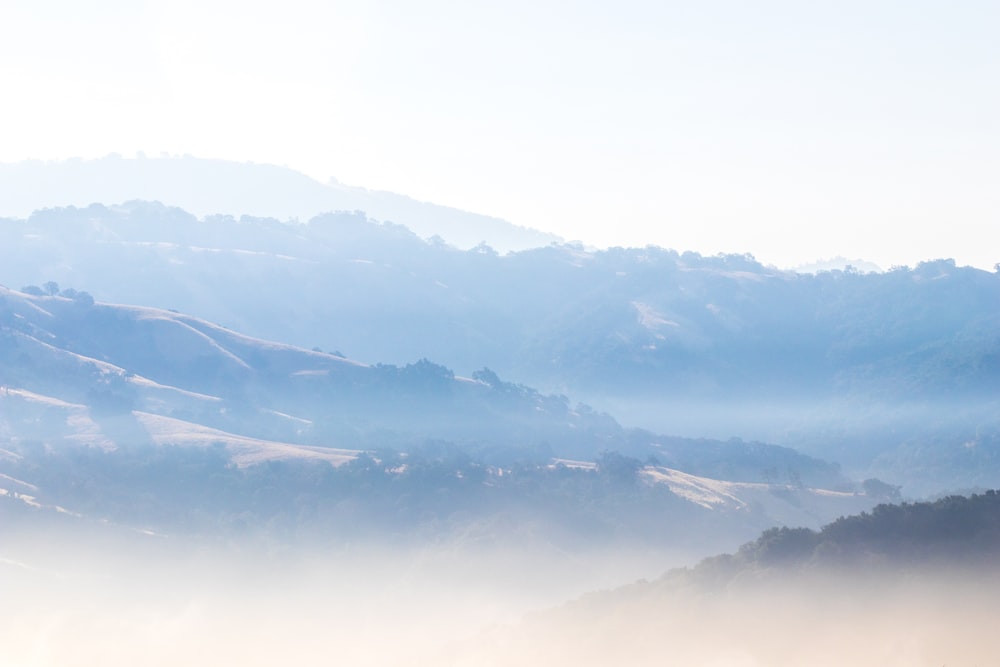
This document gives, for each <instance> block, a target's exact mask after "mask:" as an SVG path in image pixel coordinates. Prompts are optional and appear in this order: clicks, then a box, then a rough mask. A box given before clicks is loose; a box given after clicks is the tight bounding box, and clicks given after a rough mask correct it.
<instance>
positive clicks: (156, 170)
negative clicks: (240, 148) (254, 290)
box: [0, 155, 560, 252]
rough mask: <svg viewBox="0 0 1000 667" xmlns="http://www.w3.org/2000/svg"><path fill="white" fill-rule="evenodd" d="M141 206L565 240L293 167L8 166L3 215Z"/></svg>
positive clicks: (166, 161)
mask: <svg viewBox="0 0 1000 667" xmlns="http://www.w3.org/2000/svg"><path fill="white" fill-rule="evenodd" d="M135 199H145V200H149V201H160V202H163V203H164V204H167V205H170V206H179V207H181V208H184V209H186V210H188V211H191V212H192V213H194V214H196V215H199V216H206V215H215V214H228V215H234V216H237V217H239V216H242V215H249V216H256V217H272V218H277V219H280V220H288V219H299V220H303V221H305V220H309V219H310V218H312V217H314V216H316V215H319V214H321V213H329V212H334V211H364V212H365V213H367V214H368V215H369V216H371V217H373V218H376V219H378V220H382V221H392V222H396V223H399V224H403V225H406V226H407V227H408V228H409V229H411V230H413V231H414V232H415V233H416V234H418V235H420V236H421V237H424V238H430V237H432V236H438V237H440V238H442V239H444V241H445V242H447V243H450V244H452V245H454V246H456V247H459V248H472V247H474V246H476V245H478V244H480V243H487V244H489V245H490V246H492V247H494V248H497V249H498V250H500V251H502V252H506V251H508V250H521V249H524V248H531V247H535V246H542V245H548V244H549V243H552V242H554V241H559V240H560V239H559V238H558V237H556V236H553V235H551V234H546V233H543V232H539V231H536V230H533V229H528V228H526V227H519V226H517V225H514V224H512V223H510V222H507V221H506V220H501V219H499V218H493V217H489V216H486V215H479V214H476V213H469V212H466V211H460V210H458V209H454V208H449V207H447V206H438V205H436V204H431V203H428V202H422V201H417V200H415V199H411V198H409V197H406V196H403V195H398V194H395V193H392V192H382V191H377V190H367V189H365V188H358V187H350V186H346V185H343V184H341V183H338V182H336V181H331V182H330V183H327V184H323V183H320V182H319V181H316V180H313V179H312V178H309V177H308V176H306V175H304V174H302V173H299V172H297V171H294V170H292V169H289V168H287V167H277V166H274V165H267V164H254V163H249V162H248V163H239V162H230V161H226V160H207V159H199V158H195V157H191V156H184V157H160V158H146V157H139V158H135V159H130V158H122V157H120V156H117V155H111V156H108V157H105V158H101V159H97V160H81V159H75V160H66V161H61V162H39V161H34V162H20V163H7V164H0V215H7V216H27V215H29V214H30V213H31V212H32V211H35V210H39V209H43V208H53V207H60V206H71V205H72V206H83V207H85V206H88V205H89V204H92V203H94V202H98V203H102V204H107V205H112V204H119V203H121V202H125V201H130V200H135Z"/></svg>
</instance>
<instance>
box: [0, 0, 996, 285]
mask: <svg viewBox="0 0 1000 667" xmlns="http://www.w3.org/2000/svg"><path fill="white" fill-rule="evenodd" d="M998 34H1000V3H995V2H991V1H984V2H974V1H963V0H957V1H955V2H949V3H944V2H922V1H920V0H908V1H905V2H904V1H902V0H886V1H879V0H867V1H863V2H855V1H854V0H838V1H836V2H826V1H824V0H816V1H809V2H801V1H789V2H775V1H769V0H762V1H759V2H752V3H751V2H746V1H739V0H706V1H705V2H690V1H685V2H678V1H673V0H659V1H649V2H647V1H643V0H618V1H617V2H614V3H611V2H607V1H604V2H593V1H591V0H577V1H575V2H561V1H558V0H532V1H530V2H528V1H526V0H506V1H505V2H502V3H501V2H488V3H487V2H479V1H477V0H464V1H462V2H458V1H449V0H422V1H421V2H419V3H417V2H406V1H404V0H370V1H368V2H364V1H361V0H326V1H311V0H282V1H281V2H265V1H261V0H239V1H236V0H170V1H169V2H165V1H159V0H148V1H145V2H144V1H142V0H131V1H126V0H107V1H91V2H79V0H31V1H30V2H28V1H26V0H5V2H4V3H3V6H2V8H0V90H2V91H3V103H2V104H0V127H2V128H3V130H2V134H0V162H15V161H20V160H24V159H42V160H59V159H67V158H71V157H85V158H95V157H101V156H104V155H107V154H109V153H119V154H122V155H125V156H129V155H134V154H136V153H137V152H139V151H142V152H144V153H145V154H146V155H149V156H157V155H160V154H167V155H184V154H190V155H195V156H198V157H206V158H221V159H231V160H238V161H252V162H262V163H273V164H279V165H286V166H289V167H292V168H294V169H297V170H299V171H302V172H304V173H306V174H309V175H310V176H313V177H315V178H317V179H318V180H321V181H324V182H327V181H329V180H330V178H336V179H338V180H339V181H341V182H343V183H346V184H349V185H356V186H364V187H367V188H370V189H381V190H389V191H393V192H398V193H402V194H406V195H409V196H411V197H414V198H416V199H420V200H425V201H432V202H435V203H439V204H445V205H449V206H454V207H457V208H462V209H465V210H469V211H474V212H477V213H484V214H489V215H494V216H497V217H502V218H505V219H507V220H510V221H511V222H514V223H517V224H520V225H525V226H529V227H535V228H537V229H541V230H545V231H550V232H554V233H556V234H559V235H560V236H563V237H564V238H566V239H568V240H580V241H583V242H585V243H587V244H591V245H595V246H607V245H632V246H644V245H647V244H657V245H661V246H664V247H670V248H675V249H677V250H682V251H683V250H695V251H698V252H702V253H704V254H715V253H718V252H738V253H744V252H748V253H751V254H753V255H754V256H755V257H757V258H758V259H759V260H761V261H764V262H766V263H772V264H775V265H778V266H795V265H798V264H801V263H806V262H811V261H814V260H818V259H822V258H830V257H834V256H838V255H839V256H843V257H847V258H850V259H865V260H869V261H873V262H876V263H878V264H879V265H881V266H882V267H883V268H889V267H891V266H893V265H904V264H908V265H913V264H915V263H916V262H918V261H921V260H925V259H933V258H939V257H951V258H954V259H955V260H956V261H957V262H958V263H959V264H970V265H974V266H979V267H981V268H986V269H989V270H993V267H994V265H995V264H996V263H998V262H1000V243H998V241H1000V187H998V185H1000V85H998V82H1000V39H997V37H996V36H997V35H998Z"/></svg>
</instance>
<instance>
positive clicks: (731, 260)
mask: <svg viewBox="0 0 1000 667" xmlns="http://www.w3.org/2000/svg"><path fill="white" fill-rule="evenodd" d="M0 261H2V263H3V266H4V269H5V271H4V281H5V282H6V283H7V284H8V285H9V286H11V287H14V288H18V287H29V286H31V287H33V288H34V291H35V293H44V290H42V289H41V286H42V285H44V284H45V283H48V282H53V283H58V284H59V285H62V286H64V287H66V286H73V287H76V288H77V289H81V290H86V291H87V292H88V293H89V294H91V295H93V297H94V298H95V299H97V300H99V301H105V302H116V303H137V304H143V305H149V306H154V307H157V308H164V309H175V310H179V311H181V312H186V313H191V314H192V315H194V316H196V317H198V318H202V319H204V320H207V321H209V322H216V323H218V324H220V325H223V326H225V327H228V328H230V329H232V330H235V331H240V332H242V333H245V334H247V335H251V336H254V337H259V338H264V339H269V340H280V341H283V342H286V343H290V344H293V345H297V346H300V347H303V348H307V349H325V350H331V351H333V352H335V353H336V354H338V355H347V356H349V357H351V358H352V359H358V360H362V361H364V362H366V363H368V364H376V363H383V364H393V365H396V366H397V367H402V368H405V367H406V366H408V365H410V364H414V363H415V362H417V361H418V360H420V359H430V360H432V361H433V363H434V364H440V365H442V366H444V367H447V368H448V369H453V370H454V372H455V373H457V374H459V375H465V376H471V375H472V373H474V372H477V371H482V370H484V369H485V370H489V371H490V372H492V373H495V374H496V375H499V376H500V377H503V378H507V379H509V380H512V381H514V382H515V383H518V384H523V385H527V386H533V387H537V388H539V390H541V391H542V392H551V393H554V394H558V395H566V396H570V397H573V399H574V400H583V401H586V402H587V403H590V404H592V405H595V406H597V408H598V409H599V410H603V411H610V412H612V413H613V414H615V415H617V416H619V417H620V419H622V420H623V421H625V422H627V423H631V424H634V425H640V426H645V427H647V428H649V429H652V430H655V431H659V432H667V433H674V434H678V435H686V436H691V437H714V438H722V439H726V438H728V437H730V436H732V435H740V436H743V437H747V438H751V439H759V440H765V441H770V442H776V443H778V444H783V445H787V446H791V447H795V448H797V449H803V450H805V451H808V452H810V453H813V454H816V455H818V456H820V457H824V458H832V459H835V460H838V461H841V462H843V463H845V464H846V465H848V466H850V467H851V468H852V469H853V470H857V471H859V474H861V475H877V476H891V475H893V474H899V473H903V474H902V475H900V477H905V478H906V481H907V483H908V485H910V488H912V489H914V490H922V491H933V490H942V489H944V488H949V487H954V486H956V485H957V486H960V487H962V486H965V487H970V486H976V485H982V486H989V485H991V484H995V483H997V482H1000V479H997V476H996V474H994V473H993V472H992V471H994V470H996V466H995V465H994V463H995V459H996V450H997V444H998V438H997V433H998V432H1000V428H998V427H1000V423H998V420H997V417H996V415H997V414H1000V411H998V410H997V409H996V408H997V398H996V397H997V396H998V395H1000V337H998V333H997V332H998V331H1000V274H997V273H988V272H984V271H981V270H977V269H973V268H968V267H957V266H955V264H954V263H953V262H951V261H949V260H937V261H931V262H925V263H922V264H920V265H918V266H916V267H912V268H908V267H901V268H896V269H893V270H891V271H888V272H886V273H880V274H871V273H869V274H862V273H858V272H852V271H849V270H848V271H830V272H823V273H818V274H815V275H811V274H798V273H791V272H786V271H779V270H776V269H773V268H770V267H765V266H762V265H761V264H759V263H758V262H756V261H754V260H753V258H751V257H748V256H743V255H727V256H718V257H703V256H700V255H698V254H696V253H679V252H676V251H673V250H666V249H662V248H655V247H647V248H631V249H625V248H613V249H609V250H605V251H590V250H586V249H584V248H582V247H580V246H574V245H550V246H546V247H541V248H536V249H532V250H524V251H520V252H514V253H508V254H506V255H501V254H499V253H497V252H495V251H494V250H493V249H492V248H490V247H489V246H486V245H480V246H477V247H474V248H472V249H469V250H460V249H457V248H455V247H453V246H451V245H448V244H446V243H443V242H441V241H440V240H432V241H425V240H423V239H421V238H419V237H418V236H416V235H415V234H414V233H412V232H411V231H409V230H408V229H407V228H405V227H402V226H400V225H394V224H391V223H378V222H374V221H372V220H369V219H368V218H367V217H366V216H365V215H364V214H362V213H335V214H327V215H322V216H319V217H316V218H313V219H311V220H310V221H308V222H307V223H301V224H298V223H286V222H279V221H278V220H275V219H264V218H250V217H242V218H240V219H235V218H233V217H227V216H209V217H206V218H202V219H199V218H196V217H194V216H193V215H190V214H188V213H185V212H184V211H182V210H179V209H176V208H170V207H166V206H163V205H160V204H156V203H144V202H131V203H128V204H125V205H121V206H113V207H107V206H102V205H93V206H90V207H87V208H82V209H78V208H64V209H47V210H42V211H39V212H37V213H35V214H33V215H32V216H30V217H29V218H27V219H7V220H0ZM140 275H141V276H143V279H142V280H136V279H135V276H140ZM424 370H429V367H424ZM234 372H237V373H238V372H239V371H236V370H234ZM928 441H931V442H934V443H935V447H934V449H933V452H930V450H928V449H927V448H926V447H923V446H922V444H921V443H925V442H928ZM900 481H902V480H900Z"/></svg>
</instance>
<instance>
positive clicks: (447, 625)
mask: <svg viewBox="0 0 1000 667" xmlns="http://www.w3.org/2000/svg"><path fill="white" fill-rule="evenodd" d="M685 557H686V556H682V555H680V554H670V553H668V552H662V551H659V552H654V551H646V552H640V551H626V550H614V549H611V548H609V549H608V550H606V551H601V552H598V551H597V550H592V551H590V552H582V553H574V554H569V553H565V552H559V551H556V550H554V549H551V548H549V549H546V548H544V547H532V546H527V545H521V546H512V547H510V548H494V549H490V550H485V549H479V550H477V549H475V548H470V547H459V546H456V545H454V544H448V543H441V542H438V543H431V542H428V543H426V544H423V545H420V546H412V545H411V546H407V547H393V546H389V545H387V544H381V545H375V544H367V545H358V544H354V545H351V546H343V547H342V548H330V549H324V550H319V549H304V548H303V549H295V550H291V549H289V548H288V547H287V546H284V545H280V544H276V543H271V544H261V543H254V544H251V543H248V542H247V543H228V544H225V545H220V544H208V543H207V542H206V541H204V540H202V541H198V540H190V539H188V540H174V539H171V538H167V537H164V536H157V535H134V536H130V537H126V538H122V536H121V535H120V534H117V533H116V534H112V535H111V536H110V537H109V536H102V537H100V538H99V539H98V538H95V537H92V536H82V535H80V534H72V535H59V536H54V533H53V532H52V531H51V529H49V530H47V531H46V532H41V531H38V532H33V533H32V534H29V535H27V536H25V535H21V536H19V537H18V538H17V539H16V540H14V541H13V542H12V541H10V540H5V541H4V542H3V543H0V599H2V604H0V665H3V666H4V667H8V666H17V667H27V666H30V667H43V666H45V667H47V666H67V665H71V666H90V665H93V666H98V665H100V666H102V667H114V666H117V665H123V666H124V665H129V666H133V665H150V666H156V665H180V664H184V665H246V666H251V665H276V664H295V665H329V664H331V663H334V664H350V665H414V664H427V665H436V664H443V663H442V661H443V660H444V658H445V656H448V655H457V654H456V653H455V651H456V650H457V649H458V648H462V650H463V651H464V650H465V648H466V647H468V646H474V645H475V644H476V642H477V641H479V638H480V637H483V636H487V635H488V633H489V632H492V631H495V630H496V628H498V627H505V626H510V627H514V626H515V625H516V624H517V623H518V622H519V621H520V619H521V618H522V617H523V616H524V615H525V614H526V613H530V612H537V611H538V610H542V609H545V608H549V607H552V606H553V605H558V604H560V603H561V602H562V601H564V600H566V599H570V598H573V597H577V596H579V595H580V594H582V593H584V592H586V591H588V590H592V589H594V588H607V587H611V586H617V585H620V584H621V583H622V582H627V581H631V580H634V579H635V578H636V577H639V576H652V575H654V574H656V573H658V572H662V571H663V570H664V569H665V568H667V567H670V566H673V565H677V564H678V563H679V562H681V561H682V559H683V558H685Z"/></svg>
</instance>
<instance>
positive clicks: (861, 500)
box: [0, 286, 876, 549]
mask: <svg viewBox="0 0 1000 667" xmlns="http://www.w3.org/2000/svg"><path fill="white" fill-rule="evenodd" d="M49 288H50V290H51V289H53V288H51V286H49ZM0 339H2V342H3V345H2V347H0V377H2V378H3V383H2V387H0V428H2V433H3V434H4V436H3V437H4V442H5V443H6V444H5V445H4V450H5V451H6V452H7V453H8V455H7V457H6V458H5V459H3V460H0V472H2V473H3V474H4V475H6V476H7V477H8V478H10V479H12V480H18V481H19V482H23V483H24V484H27V485H31V488H32V489H33V491H32V492H31V493H30V494H27V495H30V496H31V497H32V498H37V501H38V502H39V503H41V504H42V505H44V506H48V507H55V506H58V507H63V508H66V509H68V510H69V511H71V512H73V513H76V514H79V515H81V516H85V517H90V518H91V519H97V518H108V519H112V520H115V521H122V522H125V523H126V524H127V525H140V526H144V527H152V528H155V529H156V530H174V531H176V530H180V531H182V532H187V531H190V530H195V531H202V530H204V531H207V532H209V533H213V532H214V533H218V534H229V532H230V531H232V530H236V528H235V527H234V526H236V525H240V526H244V527H245V530H249V531H251V532H256V531H264V532H265V533H267V534H269V533H270V532H271V531H272V530H273V531H277V533H278V534H279V535H284V534H285V532H286V531H291V532H292V533H294V532H296V531H299V530H301V531H304V533H303V534H305V535H312V536H313V537H314V538H315V539H320V540H322V539H327V537H325V536H331V535H341V536H342V537H343V536H345V535H355V534H356V536H358V537H360V536H364V535H369V534H370V535H372V536H374V535H381V536H382V537H385V536H391V535H395V536H398V537H399V538H400V539H410V538H413V537H415V536H419V535H423V534H424V533H425V532H426V531H430V532H431V533H432V534H437V533H440V534H441V535H443V536H444V535H452V534H453V533H455V532H456V531H457V532H459V533H461V532H463V531H473V532H477V533H482V535H483V537H482V539H500V537H499V535H502V534H504V531H506V530H508V529H509V528H510V527H511V526H516V527H517V528H516V530H517V531H528V533H531V534H536V535H545V536H547V537H545V538H544V539H546V540H549V539H551V540H555V541H557V542H562V541H566V542H567V543H576V542H580V543H586V544H596V543H600V541H601V540H602V539H607V538H608V537H609V536H612V535H616V536H619V537H621V538H622V539H624V540H625V541H626V542H636V543H642V544H657V543H664V544H670V545H673V546H674V547H679V546H681V545H687V546H690V547H691V548H696V549H700V548H702V547H704V545H707V544H717V543H719V541H720V540H721V541H722V542H723V543H728V542H729V541H731V540H732V539H734V537H735V536H747V535H748V534H750V533H752V532H753V531H756V530H759V529H761V528H763V527H767V526H772V525H776V524H780V523H783V522H787V521H793V522H803V521H804V522H806V523H807V524H809V525H819V524H820V523H822V522H823V521H824V520H828V519H830V518H833V517H835V516H838V515H839V514H843V513H845V512H847V511H853V510H855V509H857V508H863V507H868V506H870V505H871V504H872V503H873V502H875V501H876V496H873V495H871V494H865V493H863V492H861V490H860V488H859V487H855V485H854V484H853V483H852V482H851V481H850V480H848V479H846V478H845V477H844V476H843V475H842V474H841V473H840V470H839V468H838V466H836V465H835V464H831V463H828V462H825V461H822V460H818V459H815V458H811V457H808V456H805V455H803V454H801V453H799V452H796V451H794V450H791V449H788V448H784V447H777V446H773V445H766V444H762V443H756V442H744V441H741V440H730V441H724V442H720V441H709V440H691V439H684V438H678V437H669V436H661V435H657V434H653V433H650V432H646V431H639V430H635V429H624V428H622V427H621V426H620V425H619V424H617V422H615V421H614V419H612V418H611V417H610V416H608V415H604V414H601V413H597V412H595V411H593V410H592V409H589V408H587V407H586V406H582V405H579V406H576V407H570V405H569V402H568V399H566V398H565V397H562V396H551V395H548V396H547V395H543V394H540V393H538V392H537V391H535V390H532V389H530V388H528V387H525V386H522V385H516V384H512V383H508V382H504V381H503V380H501V379H500V378H499V377H497V376H496V374H495V373H492V372H490V371H487V370H483V371H480V372H477V373H475V374H474V375H473V377H472V378H463V377H458V376H455V375H454V374H453V373H452V372H451V371H450V370H448V369H447V368H445V367H443V366H439V365H437V364H434V363H432V362H430V361H427V360H420V361H417V362H415V363H413V364H408V365H406V366H403V367H397V366H392V365H384V364H378V365H374V366H369V365H366V364H363V363H359V362H356V361H352V360H350V359H346V358H344V357H341V356H338V355H335V354H328V353H323V352H317V351H309V350H303V349H301V348H296V347H294V346H290V345H284V344H279V343H274V342H269V341H264V340H260V339H255V338H250V337H247V336H243V335H241V334H238V333H235V332H233V331H229V330H227V329H224V328H222V327H219V326H217V325H213V324H210V323H208V322H205V321H203V320H200V319H198V318H194V317H191V316H188V315H183V314H180V313H174V312H170V311H162V310H158V309H154V308H149V307H136V306H122V305H114V304H106V303H102V302H96V301H94V300H93V298H92V297H91V296H90V295H89V294H87V293H86V292H77V291H75V290H72V291H63V292H62V293H61V294H49V295H41V296H39V295H31V294H25V293H21V292H15V291H11V290H6V289H0ZM0 488H5V489H7V491H8V492H9V493H10V494H14V493H17V494H21V493H22V492H21V491H20V490H19V488H20V487H18V486H16V485H15V486H10V487H7V486H5V485H3V484H0ZM265 489H266V490H267V491H266V493H265V492H264V490H265ZM11 497H13V496H11ZM14 507H20V505H14ZM22 509H24V508H22ZM362 517H368V518H367V519H365V518H362ZM515 517H520V518H519V519H517V520H516V521H515V520H514V518H515ZM237 518H238V520H237ZM511 521H513V523H511ZM504 526H507V527H506V528H505V527H504ZM530 526H535V527H536V528H534V529H529V528H528V527H530ZM694 545H702V547H695V546H694Z"/></svg>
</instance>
